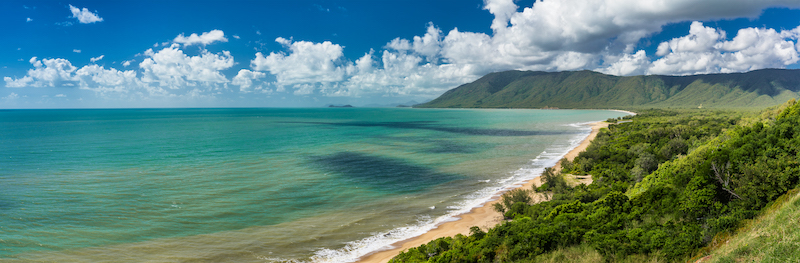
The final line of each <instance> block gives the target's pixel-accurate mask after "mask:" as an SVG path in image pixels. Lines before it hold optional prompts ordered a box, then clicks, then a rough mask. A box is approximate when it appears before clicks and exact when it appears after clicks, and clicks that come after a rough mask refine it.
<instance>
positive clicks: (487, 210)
mask: <svg viewBox="0 0 800 263" xmlns="http://www.w3.org/2000/svg"><path fill="white" fill-rule="evenodd" d="M608 125H609V123H607V122H604V121H601V122H595V123H591V124H589V126H591V128H592V132H591V133H590V134H589V136H587V137H586V139H584V140H583V141H581V144H580V145H578V147H575V148H574V149H572V150H570V151H569V152H568V153H567V154H566V155H564V158H567V160H570V161H572V160H573V159H575V157H577V156H578V154H579V153H581V152H583V151H584V150H586V148H587V147H589V144H590V143H591V141H592V140H594V138H595V137H596V136H597V134H598V133H599V132H600V129H601V128H605V127H608ZM553 169H555V171H556V172H558V171H560V170H561V162H560V161H559V162H558V163H556V164H555V166H554V167H553ZM541 184H542V181H541V177H536V178H534V179H532V180H530V181H527V182H525V183H524V184H523V185H522V186H521V187H522V188H523V189H532V188H533V186H534V185H536V186H537V187H538V186H540V185H541ZM501 194H502V193H498V194H497V195H495V196H493V197H492V199H490V200H491V201H489V202H486V203H484V204H483V205H481V206H479V207H475V208H473V209H472V210H470V212H468V213H465V214H462V215H460V216H458V217H457V220H455V221H450V222H445V223H443V224H441V225H439V226H437V227H436V228H434V229H431V231H428V232H427V233H425V234H422V235H420V236H416V237H413V238H410V239H406V240H403V241H399V242H397V243H394V244H392V245H391V246H392V249H388V250H383V251H376V252H374V253H371V254H368V255H366V256H363V257H361V258H360V259H359V260H358V261H357V262H360V263H385V262H389V260H391V259H392V258H393V257H395V256H397V255H398V254H400V252H402V251H406V250H408V249H409V248H413V247H418V246H420V245H423V244H427V243H428V242H430V241H433V240H435V239H438V238H442V237H450V236H455V235H457V234H462V235H469V228H470V227H473V226H478V227H480V228H481V229H484V230H487V229H489V228H492V227H494V226H495V225H497V224H498V223H500V222H502V220H503V216H502V215H501V214H500V213H498V212H496V211H494V209H493V207H492V205H494V203H497V202H498V201H499V198H500V195H501ZM544 200H545V198H544V195H543V194H536V195H535V196H534V202H537V203H538V202H541V201H544Z"/></svg>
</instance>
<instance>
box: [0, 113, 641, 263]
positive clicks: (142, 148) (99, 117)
mask: <svg viewBox="0 0 800 263" xmlns="http://www.w3.org/2000/svg"><path fill="white" fill-rule="evenodd" d="M623 115H625V114H624V113H621V112H615V111H599V110H555V111H554V110H443V109H360V108H333V109H331V108H320V109H152V110H150V109H148V110H140V109H136V110H11V111H0V259H3V258H4V259H6V260H14V259H24V260H55V261H90V262H100V261H147V260H154V261H189V260H200V261H236V262H282V261H315V262H347V261H353V260H355V259H356V258H358V257H359V256H362V255H364V254H366V253H369V252H371V251H374V250H377V249H381V248H382V247H385V246H386V245H388V244H391V243H392V242H394V241H397V240H402V239H405V238H408V237H411V236H414V235H416V234H420V233H422V232H424V231H427V230H428V229H430V228H431V227H433V226H434V225H435V224H438V223H440V222H443V221H447V220H451V219H452V216H453V215H455V214H458V213H461V212H463V211H466V210H468V209H469V208H471V207H473V206H476V205H478V204H480V203H481V202H483V201H485V200H486V198H488V197H489V196H491V195H492V194H493V193H495V192H497V191H499V190H502V189H504V188H506V187H509V186H510V185H513V184H515V183H519V182H520V181H522V180H526V179H530V178H532V177H534V176H537V175H538V173H540V172H541V169H542V167H545V166H547V165H552V164H553V163H555V161H556V160H557V159H559V158H560V156H563V154H564V153H566V151H567V150H568V149H570V148H572V147H574V146H575V143H576V142H578V141H580V140H581V139H582V138H584V137H585V136H586V135H587V134H588V132H589V130H588V128H587V127H586V126H581V125H578V124H581V123H587V122H594V121H599V120H605V119H607V118H612V117H619V116H623Z"/></svg>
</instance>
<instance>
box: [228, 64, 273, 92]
mask: <svg viewBox="0 0 800 263" xmlns="http://www.w3.org/2000/svg"><path fill="white" fill-rule="evenodd" d="M266 75H267V74H266V73H264V72H258V71H250V70H247V69H242V70H239V73H237V74H236V76H235V77H233V81H232V82H231V84H233V85H238V86H239V91H241V92H244V93H248V92H250V91H251V90H250V87H251V86H253V80H255V79H260V78H263V77H265V76H266Z"/></svg>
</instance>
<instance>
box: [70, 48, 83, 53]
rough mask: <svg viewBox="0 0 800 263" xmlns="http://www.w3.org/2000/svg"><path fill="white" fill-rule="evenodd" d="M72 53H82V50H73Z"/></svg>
mask: <svg viewBox="0 0 800 263" xmlns="http://www.w3.org/2000/svg"><path fill="white" fill-rule="evenodd" d="M72 52H75V53H81V50H80V49H73V50H72Z"/></svg>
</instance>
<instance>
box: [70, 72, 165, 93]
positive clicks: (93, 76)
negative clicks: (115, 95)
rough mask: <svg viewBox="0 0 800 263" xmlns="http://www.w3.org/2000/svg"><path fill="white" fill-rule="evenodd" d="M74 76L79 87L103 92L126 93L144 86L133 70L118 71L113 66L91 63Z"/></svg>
mask: <svg viewBox="0 0 800 263" xmlns="http://www.w3.org/2000/svg"><path fill="white" fill-rule="evenodd" d="M75 76H76V78H78V79H79V87H80V88H81V89H88V90H93V91H95V92H98V93H103V94H105V93H108V92H112V91H113V92H119V93H128V92H130V91H132V90H134V89H136V88H146V87H145V86H144V85H143V83H142V82H141V81H139V79H137V78H136V72H135V71H133V70H127V71H119V70H117V69H114V68H110V69H106V68H104V67H101V66H98V65H94V64H93V65H86V66H83V67H82V68H80V69H79V70H77V71H76V72H75ZM151 93H152V92H151ZM158 93H159V94H160V93H162V92H158ZM151 95H153V94H151Z"/></svg>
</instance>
